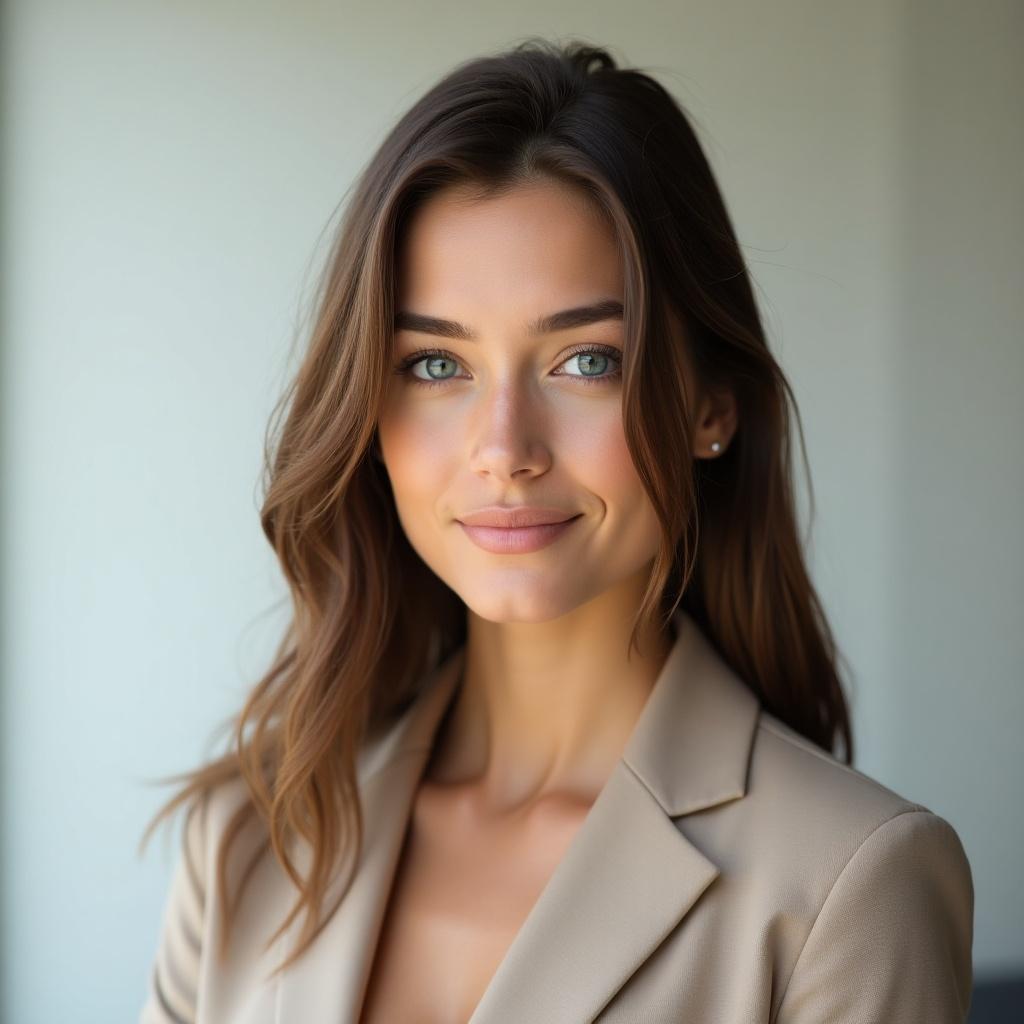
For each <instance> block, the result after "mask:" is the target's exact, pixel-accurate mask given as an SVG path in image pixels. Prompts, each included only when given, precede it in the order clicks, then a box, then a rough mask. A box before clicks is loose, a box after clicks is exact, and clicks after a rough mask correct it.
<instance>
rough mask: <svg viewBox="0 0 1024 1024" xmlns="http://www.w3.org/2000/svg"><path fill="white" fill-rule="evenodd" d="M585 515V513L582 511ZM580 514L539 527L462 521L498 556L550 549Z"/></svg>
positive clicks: (482, 545) (477, 542)
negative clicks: (481, 524) (476, 523)
mask: <svg viewBox="0 0 1024 1024" xmlns="http://www.w3.org/2000/svg"><path fill="white" fill-rule="evenodd" d="M581 515H582V513H581ZM579 518H580V516H579V515H576V516H573V517H571V518H570V519H565V520H563V521H562V522H560V523H539V524H537V525H536V526H514V527H503V526H472V525H470V524H468V523H464V522H462V521H461V520H459V521H458V522H459V525H460V526H461V527H462V529H463V530H464V531H465V533H466V536H467V537H469V539H470V540H471V541H472V542H473V543H474V544H475V545H476V546H477V547H478V548H482V549H483V550H484V551H489V552H491V553H492V554H495V555H522V554H526V553H528V552H530V551H539V550H540V549H541V548H546V547H547V546H548V545H549V544H552V543H553V542H554V541H556V540H557V539H558V538H559V537H561V536H562V534H563V533H565V532H566V531H567V530H568V529H569V528H570V527H571V526H572V524H573V523H575V522H576V520H577V519H579Z"/></svg>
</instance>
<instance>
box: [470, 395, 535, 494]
mask: <svg viewBox="0 0 1024 1024" xmlns="http://www.w3.org/2000/svg"><path fill="white" fill-rule="evenodd" d="M544 430H545V417H544V415H543V413H542V412H541V410H540V409H539V408H538V407H537V406H536V405H535V404H534V403H533V402H532V400H531V397H530V395H529V394H527V389H526V388H521V387H517V386H516V385H515V383H514V382H512V381H509V382H508V383H503V384H501V385H499V386H496V387H495V388H494V389H493V390H492V391H491V392H490V393H489V394H487V395H483V396H481V398H480V402H479V407H478V408H477V409H476V410H474V414H473V416H472V423H471V426H470V437H469V443H470V456H469V460H470V468H471V469H472V470H473V472H474V473H479V474H483V475H486V476H492V477H494V478H495V479H498V480H511V479H513V478H520V479H521V478H523V477H530V476H539V475H540V474H541V473H544V472H545V471H546V470H547V469H548V467H549V466H550V465H551V449H550V447H549V446H548V444H547V443H546V441H545V440H544V436H543V433H544Z"/></svg>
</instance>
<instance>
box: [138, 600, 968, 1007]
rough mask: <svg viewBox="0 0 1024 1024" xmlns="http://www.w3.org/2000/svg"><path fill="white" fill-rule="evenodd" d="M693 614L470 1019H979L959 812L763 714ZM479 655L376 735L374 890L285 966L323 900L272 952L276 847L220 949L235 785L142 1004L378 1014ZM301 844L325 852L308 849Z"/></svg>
mask: <svg viewBox="0 0 1024 1024" xmlns="http://www.w3.org/2000/svg"><path fill="white" fill-rule="evenodd" d="M674 623H675V628H676V639H675V644H674V646H673V648H672V651H671V654H670V655H669V657H668V659H667V661H666V663H665V665H664V667H663V669H662V671H661V674H660V675H659V677H658V679H657V681H656V683H655V686H654V689H653V691H652V692H651V694H650V697H649V698H648V701H647V703H646V704H645V705H644V708H643V711H642V713H641V715H640V717H639V719H638V721H637V723H636V726H635V728H634V730H633V733H632V735H631V737H630V740H629V743H628V745H627V747H626V749H625V751H624V753H623V756H622V758H621V759H620V760H619V762H618V764H617V765H616V767H615V770H614V771H613V773H612V775H611V777H610V778H609V780H608V782H607V783H606V785H605V787H604V789H602V791H601V793H600V795H599V796H598V798H597V800H596V802H595V803H594V804H593V805H592V807H591V808H590V811H589V812H588V814H587V816H586V818H585V820H584V822H583V825H582V826H581V828H580V829H579V830H578V831H577V833H576V835H575V836H574V838H573V840H572V843H571V845H570V847H569V849H568V851H567V852H566V854H565V855H564V857H563V859H562V861H561V862H560V863H559V864H558V867H557V868H556V870H555V872H554V874H553V875H552V876H551V877H550V879H549V881H548V883H547V885H546V887H545V888H544V890H543V891H542V893H541V895H540V897H539V899H538V901H537V902H536V904H535V905H534V906H533V907H532V909H531V911H530V914H529V916H528V917H527V918H526V921H525V923H524V924H523V926H522V928H521V930H520V931H519V933H518V934H517V935H516V937H515V940H514V941H513V943H512V945H511V947H510V948H509V950H508V953H507V955H506V956H505V958H504V960H503V961H502V962H501V964H500V966H499V968H498V970H497V972H496V973H495V975H494V976H493V979H492V980H491V982H490V985H489V987H488V988H487V990H486V991H485V993H484V995H483V998H482V1000H481V1001H480V1003H479V1005H478V1006H477V1008H476V1011H475V1012H474V1014H473V1016H472V1017H471V1018H470V1024H584V1022H590V1021H600V1022H601V1024H670V1022H671V1024H682V1022H687V1024H711V1022H715V1024H759V1022H777V1024H822V1022H832V1024H854V1022H863V1024H868V1022H870V1024H883V1022H884V1024H910V1022H918V1021H919V1022H921V1024H925V1022H927V1024H953V1022H957V1024H962V1022H963V1021H964V1020H965V1019H966V1016H967V1011H968V1004H969V1002H970V993H971V985H972V963H971V945H972V938H973V913H974V888H973V883H972V877H971V871H970V867H969V865H968V861H967V858H966V856H965V854H964V850H963V847H962V845H961V843H960V840H959V838H958V836H957V833H956V832H955V831H954V830H953V828H952V827H951V826H950V825H949V823H948V822H947V821H946V820H945V819H943V818H941V817H939V816H938V815H936V814H934V813H932V812H931V811H930V810H928V809H927V808H926V807H923V806H922V805H920V804H917V803H914V802H912V801H911V800H907V799H905V798H904V797H902V796H899V795H898V794H897V793H894V792H893V791H892V790H890V789H887V788H886V787H885V786H883V785H881V784H880V783H878V782H876V781H874V780H873V779H871V778H869V777H868V776H866V775H864V774H862V773H860V772H858V771H856V770H853V769H851V768H849V767H846V766H844V765H842V764H840V763H839V762H838V761H837V760H835V759H834V758H832V757H831V756H829V755H828V754H827V753H825V752H823V751H822V750H821V749H819V748H818V747H816V746H814V745H813V744H811V743H810V742H808V741H807V740H805V739H803V738H802V737H801V736H800V735H798V734H797V733H796V732H794V731H793V730H791V729H789V728H788V727H787V726H785V725H783V724H782V723H781V722H780V721H778V720H777V719H776V718H774V717H773V716H771V715H770V714H768V713H767V712H765V711H763V710H762V709H761V707H760V706H759V703H758V701H757V699H756V698H755V697H754V695H753V693H752V691H751V690H750V689H748V688H747V687H746V686H745V685H744V684H743V682H741V680H740V679H739V678H738V677H737V676H736V675H735V674H734V672H733V671H732V669H730V668H729V667H728V666H727V665H726V663H725V662H724V661H723V660H722V659H721V657H720V656H719V655H718V654H717V653H716V652H715V651H714V649H713V648H712V647H711V645H710V643H709V642H708V640H707V638H706V637H705V636H704V634H703V633H702V632H701V630H700V629H699V628H698V626H697V625H696V623H695V622H694V620H693V619H692V618H691V617H690V616H689V615H687V614H686V613H685V612H683V611H682V610H679V611H677V612H676V616H675V620H674ZM463 655H464V648H460V649H459V650H458V651H457V652H455V653H454V654H453V655H452V656H451V657H450V658H449V659H448V660H447V661H446V662H445V663H444V664H442V665H441V666H440V667H439V668H437V669H435V670H434V672H432V673H431V674H430V676H429V677H428V678H427V679H426V680H425V689H424V690H423V692H422V694H421V696H419V697H418V698H417V700H416V701H415V702H414V703H413V704H412V705H411V706H410V707H409V708H408V709H407V710H406V712H405V713H404V715H403V716H402V717H401V718H400V719H399V720H398V721H397V722H396V723H395V724H394V725H393V726H392V727H391V728H390V729H389V731H387V732H386V733H385V734H384V735H383V736H382V737H381V738H380V739H379V740H378V741H376V742H375V743H373V744H372V745H369V746H367V747H365V748H364V749H363V750H362V751H361V752H360V760H359V764H358V778H359V780H360V787H361V794H362V798H363V801H364V806H365V811H366V824H367V832H366V842H365V846H364V849H363V855H362V859H361V861H360V865H359V868H358V871H357V874H356V877H355V879H354V881H353V885H352V888H351V890H350V891H349V893H348V894H347V896H346V898H345V900H344V901H343V902H342V904H341V906H340V907H339V909H338V911H337V913H336V914H335V915H334V916H333V917H332V918H331V919H330V921H329V923H328V924H327V926H326V927H325V928H324V930H323V931H322V932H321V933H320V935H319V936H318V938H317V939H316V940H315V941H314V944H313V945H312V947H311V948H310V949H309V950H307V952H306V953H305V955H304V956H303V957H302V958H301V959H300V960H299V961H298V962H297V963H296V964H294V965H293V966H292V967H291V968H290V969H289V970H288V971H287V972H285V973H284V974H283V976H281V977H280V978H277V979H274V980H273V981H267V980H266V978H265V976H266V975H267V974H269V972H270V970H271V968H272V967H274V966H276V965H277V964H278V963H279V962H280V961H281V960H282V959H283V954H284V952H285V949H286V947H287V948H288V949H291V948H292V946H291V944H290V943H291V941H292V940H293V939H294V936H295V935H297V933H298V929H299V922H300V920H301V918H296V921H295V922H294V923H293V926H292V928H291V930H290V932H288V933H286V935H285V936H283V937H282V938H281V939H279V940H278V942H277V944H275V945H274V946H273V947H272V948H271V949H270V950H269V951H268V952H267V953H262V952H261V947H262V945H263V944H264V942H265V941H266V939H267V938H268V937H269V936H270V935H271V934H272V932H273V931H274V930H275V929H276V928H277V926H278V924H280V922H281V921H282V920H283V919H284V916H285V914H286V912H287V910H288V909H289V907H290V906H291V903H292V900H293V897H294V892H293V890H292V889H291V884H290V882H289V881H288V879H287V876H286V875H285V874H284V872H283V871H282V870H281V869H280V868H279V866H278V865H277V862H276V860H275V859H274V858H273V856H271V855H269V854H268V855H267V857H266V858H265V859H264V860H263V861H262V862H261V863H260V865H259V867H258V868H257V870H256V872H255V877H254V879H253V882H252V886H253V887H252V889H250V890H248V891H247V894H246V899H245V900H244V901H243V904H242V909H241V916H240V919H239V928H238V931H237V932H236V933H234V939H233V942H232V945H231V947H230V958H229V961H228V963H227V965H226V966H223V967H222V966H219V965H216V964H215V963H214V960H213V957H212V950H213V947H214V944H215V943H216V942H217V941H218V939H219V937H220V933H221V921H220V919H219V918H218V916H217V914H216V913H215V909H214V908H215V906H216V903H215V895H216V892H215V889H216V878H215V872H213V870H212V867H211V866H212V864H213V856H214V851H215V846H214V843H215V841H216V838H217V836H218V834H219V833H220V831H221V830H222V828H223V827H224V823H225V821H226V819H227V817H228V815H229V813H230V811H231V810H232V809H233V807H234V806H235V805H236V803H237V801H239V800H241V799H243V798H244V791H243V789H242V787H241V784H240V783H239V784H237V785H236V784H232V787H228V788H225V789H224V791H223V792H219V793H215V794H214V795H213V797H212V798H211V800H210V801H209V802H208V804H207V813H206V815H205V816H203V817H200V816H198V815H197V816H196V818H195V819H194V821H195V823H196V824H195V827H193V828H191V829H189V830H188V831H187V832H186V833H185V835H184V846H183V849H182V852H181V855H180V856H179V859H178V863H177V866H176V869H175V872H174V877H173V881H172V883H171V887H170V892H169V894H168V897H167V901H166V907H165V911H164V916H163V922H162V925H161V931H160V936H159V945H158V948H157V952H156V956H155V960H154V963H153V967H152V971H151V973H150V978H149V992H148V997H147V999H146V1003H145V1006H144V1008H143V1010H142V1014H141V1017H140V1022H141V1024H167V1022H169V1021H171V1022H180V1021H189V1022H193V1021H195V1022H199V1024H319V1022H323V1024H347V1022H351V1024H356V1022H357V1021H358V1016H359V1012H360V1008H361V1005H362V1000H363V997H364V992H365V988H366V985H367V981H368V978H369V973H370V966H371V960H372V957H373V953H374V949H375V944H376V941H377V938H378V935H379V929H380V926H381V923H382V920H383V914H384V910H385V906H386V902H387V898H388V895H389V892H390V888H391V883H392V880H393V878H394V876H395V873H396V868H397V864H398V856H399V853H400V851H401V846H402V840H403V838H404V835H405V829H406V824H407V821H408V818H409V814H410V810H411V808H412V800H413V796H414V793H415V790H416V787H417V782H418V780H419V778H420V776H421V773H422V772H423V770H424V768H425V765H426V759H427V754H428V753H429V751H430V748H431V743H432V740H433V737H434V734H435V729H436V728H437V726H438V725H439V723H440V720H441V716H442V713H443V712H444V710H445V708H446V707H447V704H448V701H449V700H450V699H451V697H452V696H453V694H454V693H455V691H456V686H457V683H458V680H459V678H460V669H461V665H462V658H463ZM296 851H297V852H296V855H297V856H298V857H299V862H300V864H301V865H302V867H303V868H305V866H306V865H308V863H309V860H308V855H309V850H308V848H305V847H303V846H302V845H301V844H298V845H297V847H296ZM337 891H338V890H332V892H331V894H330V895H329V899H330V900H331V902H329V903H328V904H327V905H328V906H330V905H332V902H333V900H334V898H335V897H336V895H337ZM451 969H452V970H453V971H457V970H458V969H459V965H458V964H457V963H453V964H452V965H451ZM396 1024H425V1022H396ZM452 1024H465V1022H452Z"/></svg>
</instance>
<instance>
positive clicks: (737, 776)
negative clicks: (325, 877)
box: [277, 609, 760, 1024]
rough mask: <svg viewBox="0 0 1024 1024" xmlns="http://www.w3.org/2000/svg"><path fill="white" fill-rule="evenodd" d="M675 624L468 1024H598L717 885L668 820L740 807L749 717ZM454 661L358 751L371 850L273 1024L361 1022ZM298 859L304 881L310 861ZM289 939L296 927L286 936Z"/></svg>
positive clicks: (693, 637) (708, 656)
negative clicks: (637, 706)
mask: <svg viewBox="0 0 1024 1024" xmlns="http://www.w3.org/2000/svg"><path fill="white" fill-rule="evenodd" d="M673 623H674V626H675V630H676V640H675V643H674V645H673V647H672V650H671V652H670V654H669V656H668V658H667V659H666V661H665V664H664V666H663V667H662V670H661V673H660V674H659V676H658V678H657V680H656V681H655V685H654V688H653V690H652V692H651V694H650V696H649V697H648V700H647V702H646V703H645V705H644V708H643V711H642V712H641V714H640V717H639V719H638V720H637V723H636V726H635V727H634V730H633V732H632V734H631V736H630V739H629V742H628V743H627V746H626V749H625V751H624V753H623V756H622V757H621V758H620V760H619V762H618V763H617V765H616V767H615V769H614V771H613V772H612V774H611V776H610V778H609V779H608V782H607V783H606V784H605V786H604V788H603V789H602V790H601V792H600V794H599V795H598V797H597V799H596V800H595V802H594V803H593V805H592V806H591V808H590V810H589V811H588V813H587V815H586V817H585V818H584V821H583V824H582V825H581V827H580V828H579V830H578V831H577V833H576V835H575V836H574V838H573V840H572V842H571V843H570V845H569V848H568V849H567V851H566V853H565V855H564V856H563V858H562V860H561V861H560V862H559V864H558V866H557V868H556V869H555V871H554V873H553V874H552V875H551V877H550V878H549V880H548V883H547V885H546V886H545V887H544V889H543V891H542V892H541V894H540V896H539V898H538V899H537V901H536V902H535V903H534V905H533V907H532V908H531V910H530V913H529V914H528V916H527V918H526V920H525V922H524V923H523V926H522V927H521V929H520V930H519V932H518V933H517V935H516V937H515V939H514V940H513V942H512V944H511V946H510V947H509V949H508V951H507V953H506V955H505V957H504V959H503V960H502V962H501V964H500V965H499V967H498V969H497V971H496V972H495V974H494V976H493V977H492V979H491V982H490V984H489V985H488V987H487V989H486V991H485V992H484V994H483V997H482V998H481V1000H480V1002H479V1004H478V1005H477V1007H476V1010H475V1011H474V1013H473V1015H472V1017H471V1018H470V1021H469V1024H507V1022H508V1021H511V1020H515V1021H520V1020H524V1021H525V1020H528V1021H531V1022H536V1024H545V1022H552V1024H555V1022H557V1024H584V1022H589V1021H592V1020H594V1018H595V1017H596V1016H597V1015H598V1014H599V1013H600V1011H601V1008H602V1007H603V1006H604V1005H605V1004H606V1003H607V1002H608V1001H609V1000H610V999H611V998H612V997H613V996H614V995H615V993H616V992H617V991H618V990H619V989H620V988H621V987H622V986H623V985H624V984H626V982H627V981H628V980H629V978H630V977H631V976H632V975H633V973H634V972H635V971H636V970H637V969H638V968H639V967H640V965H641V964H643V962H644V961H645V960H646V959H647V958H648V957H649V956H650V955H651V954H652V953H653V952H654V950H655V949H656V948H657V947H658V946H659V944H660V943H661V942H662V941H663V940H664V938H665V937H666V936H667V935H668V933H669V932H670V931H672V929H673V928H675V927H677V926H678V925H679V923H680V922H681V921H682V920H683V918H684V917H685V915H686V914H687V912H688V911H689V910H690V909H691V908H692V907H693V906H694V904H695V903H696V902H697V901H698V900H699V899H700V897H701V895H702V894H703V892H704V891H705V890H706V889H707V888H708V886H709V885H711V883H712V882H713V881H714V880H715V878H716V877H717V876H718V874H719V869H718V867H717V866H716V865H715V864H714V863H713V862H712V861H711V860H709V859H708V858H707V857H706V856H705V855H704V854H703V853H702V852H701V851H700V850H699V849H697V847H696V846H694V845H693V844H692V843H691V842H690V841H689V840H688V839H687V838H686V837H685V836H684V835H683V834H682V832H681V831H680V830H679V828H678V827H677V826H676V824H675V823H674V821H673V818H676V817H679V816H681V815H684V814H689V813H692V812H694V811H699V810H703V809H705V808H708V807H713V806H715V805H716V804H719V803H722V802H723V801H726V800H733V799H736V798H738V797H742V796H743V795H744V793H745V792H746V777H747V766H748V761H749V757H750V749H751V744H752V742H753V736H754V730H755V728H756V725H757V717H758V714H759V711H760V706H759V704H758V701H757V698H756V697H755V696H754V694H753V693H752V692H751V691H750V689H749V688H748V687H746V686H745V685H744V684H743V683H742V682H741V681H740V680H739V679H738V678H737V677H736V676H735V674H734V673H733V672H732V670H731V669H730V668H729V667H728V665H726V663H725V662H724V661H723V660H722V659H721V658H720V656H719V655H718V654H717V652H716V651H715V650H714V649H713V648H712V647H711V645H710V643H709V642H708V641H707V639H706V638H705V637H704V635H703V633H702V632H701V631H700V629H699V627H698V626H697V624H696V623H695V622H694V621H693V619H692V618H691V617H690V616H689V615H688V614H687V613H686V612H685V611H683V610H682V609H679V610H677V611H676V613H675V616H674V618H673ZM463 654H464V651H463V649H461V648H460V649H459V650H458V651H456V652H455V653H454V654H452V655H451V656H450V657H449V658H448V660H447V661H446V662H445V663H444V664H443V665H441V666H440V667H439V668H437V669H436V670H435V671H434V673H433V676H432V678H431V680H429V681H428V685H427V686H426V688H425V690H424V692H423V694H422V695H421V696H420V697H419V698H418V699H417V700H416V701H415V702H414V704H413V705H412V706H411V707H410V708H409V709H407V711H406V713H405V714H404V715H403V716H402V717H401V718H400V719H399V720H398V722H397V723H396V724H395V725H394V726H393V727H392V728H391V730H390V731H389V732H388V733H386V734H385V736H384V737H383V738H382V739H381V740H380V741H379V742H378V743H376V744H375V745H373V746H371V747H370V748H368V749H367V750H366V751H364V752H363V753H362V755H361V761H360V767H359V777H360V786H361V792H362V793H363V801H364V808H365V816H366V839H365V842H364V848H363V853H362V856H361V859H360V863H359V866H358V869H357V873H356V876H355V878H354V880H353V882H352V887H351V888H350V890H349V892H348V893H347V894H346V896H345V900H344V902H343V904H342V906H341V907H340V908H339V910H338V912H337V913H336V914H335V915H334V916H333V917H332V918H331V919H330V920H329V921H328V923H327V925H326V926H325V927H324V929H323V931H322V932H321V933H320V935H319V936H318V937H317V938H316V939H315V940H314V942H313V944H312V946H311V947H310V948H309V949H308V950H307V951H306V953H305V954H304V955H303V957H301V958H300V959H299V960H298V961H297V962H296V963H295V964H294V965H293V966H292V967H291V968H289V970H287V971H285V972H283V974H282V975H281V976H280V981H279V985H280V989H279V993H278V1010H277V1021H278V1024H290V1022H292V1021H295V1020H304V1019H305V1020H313V1019H317V1020H319V1019H333V1020H337V1021H339V1022H340V1021H346V1022H355V1021H356V1020H357V1015H358V1013H359V1009H360V1006H361V1005H362V1000H363V994H364V991H365V987H366V984H367V982H368V980H369V974H370V968H371V965H372V960H373V956H374V953H375V950H376V945H377V939H378V936H379V932H380V928H381V924H382V922H383V917H384V911H385V909H386V905H387V901H388V898H389V896H390V892H391V886H392V882H393V879H394V876H395V872H396V869H397V866H398V858H399V855H400V853H401V848H402V843H403V840H404V837H405V832H406V827H407V824H408V820H409V816H410V813H411V810H412V805H413V800H414V797H415V793H416V789H417V787H418V784H419V780H420V778H421V776H422V773H423V770H424V768H425V766H426V762H427V758H428V755H429V753H430V750H431V746H432V742H433V738H434V734H435V731H436V729H437V727H438V725H439V724H440V721H441V718H442V716H443V714H444V711H445V709H446V708H447V707H448V705H449V702H450V700H451V699H452V697H453V696H454V693H455V691H456V689H457V686H458V683H459V681H460V680H461V669H462V663H463ZM303 854H305V858H304V857H303V856H302V855H303ZM298 856H299V860H300V863H301V867H302V869H303V870H304V869H305V867H306V865H307V864H308V860H307V859H306V858H308V850H300V851H299V854H298ZM338 884H340V881H339V883H338ZM336 891H337V890H332V892H331V893H330V894H329V897H328V899H329V902H328V903H327V906H328V907H330V906H333V903H334V901H335V900H336V899H337V895H336ZM297 931H298V921H296V922H295V923H294V924H293V927H292V929H291V930H290V932H289V933H287V934H288V935H290V934H292V933H297ZM289 948H291V947H290V946H289Z"/></svg>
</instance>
